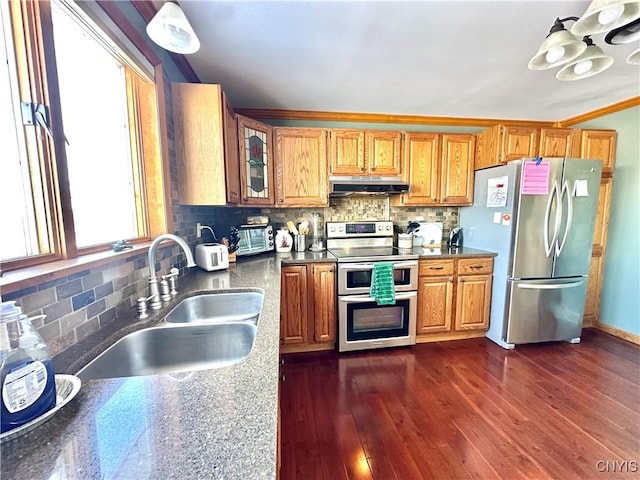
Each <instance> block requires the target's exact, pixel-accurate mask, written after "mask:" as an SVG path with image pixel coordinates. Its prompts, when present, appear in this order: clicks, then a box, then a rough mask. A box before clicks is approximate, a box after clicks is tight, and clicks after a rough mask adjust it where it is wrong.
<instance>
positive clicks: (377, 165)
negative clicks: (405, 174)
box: [329, 129, 402, 176]
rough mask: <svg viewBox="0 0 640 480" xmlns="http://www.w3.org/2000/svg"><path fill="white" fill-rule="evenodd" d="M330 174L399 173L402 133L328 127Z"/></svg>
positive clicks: (393, 174) (382, 174) (388, 174)
mask: <svg viewBox="0 0 640 480" xmlns="http://www.w3.org/2000/svg"><path fill="white" fill-rule="evenodd" d="M329 137H330V140H329V173H330V174H331V175H381V176H398V175H400V174H401V172H402V165H401V156H400V155H401V150H402V132H400V131H395V130H343V129H331V130H329Z"/></svg>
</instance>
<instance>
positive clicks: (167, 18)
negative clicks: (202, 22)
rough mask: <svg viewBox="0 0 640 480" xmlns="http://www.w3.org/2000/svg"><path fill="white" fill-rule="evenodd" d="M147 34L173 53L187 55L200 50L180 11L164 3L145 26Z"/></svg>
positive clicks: (194, 35)
mask: <svg viewBox="0 0 640 480" xmlns="http://www.w3.org/2000/svg"><path fill="white" fill-rule="evenodd" d="M147 34H148V35H149V37H150V38H151V40H153V41H154V42H155V43H157V44H158V45H160V46H161V47H162V48H164V49H166V50H169V51H170V52H174V53H182V54H189V53H195V52H197V51H198V50H199V49H200V40H198V37H197V36H196V32H194V31H193V28H192V27H191V24H190V23H189V20H187V17H186V16H185V14H184V12H183V11H182V9H181V8H180V7H179V6H178V5H177V4H176V3H173V2H166V3H165V4H164V5H162V7H161V8H160V10H158V12H157V13H156V14H155V15H154V17H153V18H152V19H151V21H150V22H149V24H148V25H147Z"/></svg>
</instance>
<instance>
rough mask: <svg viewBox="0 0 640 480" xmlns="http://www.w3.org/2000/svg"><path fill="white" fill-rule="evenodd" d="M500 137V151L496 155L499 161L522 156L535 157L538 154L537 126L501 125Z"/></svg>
mask: <svg viewBox="0 0 640 480" xmlns="http://www.w3.org/2000/svg"><path fill="white" fill-rule="evenodd" d="M500 137H501V138H500V145H501V151H500V154H499V156H498V161H499V162H500V163H506V162H508V161H510V160H518V159H519V158H523V157H535V156H536V155H537V154H538V129H537V128H534V127H510V126H502V127H501V128H500Z"/></svg>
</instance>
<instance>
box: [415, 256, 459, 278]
mask: <svg viewBox="0 0 640 480" xmlns="http://www.w3.org/2000/svg"><path fill="white" fill-rule="evenodd" d="M453 270H454V261H453V259H451V260H420V267H419V270H418V275H419V276H430V277H434V276H437V277H440V276H442V275H453Z"/></svg>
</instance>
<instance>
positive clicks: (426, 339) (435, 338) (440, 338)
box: [416, 330, 486, 343]
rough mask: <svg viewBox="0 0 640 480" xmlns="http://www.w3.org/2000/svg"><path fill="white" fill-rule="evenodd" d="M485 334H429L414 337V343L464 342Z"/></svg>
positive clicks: (473, 332) (477, 332)
mask: <svg viewBox="0 0 640 480" xmlns="http://www.w3.org/2000/svg"><path fill="white" fill-rule="evenodd" d="M485 334H486V332H485V331H484V330H481V331H470V332H456V333H451V332H443V333H429V334H424V335H417V336H416V343H430V342H447V341H449V340H466V339H468V338H479V337H484V336H485Z"/></svg>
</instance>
